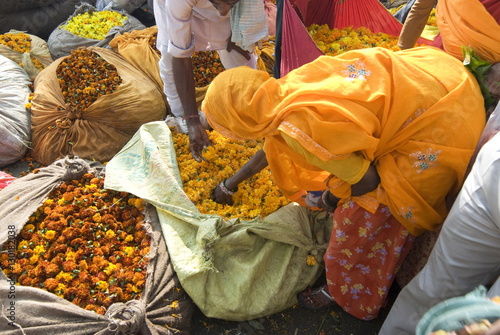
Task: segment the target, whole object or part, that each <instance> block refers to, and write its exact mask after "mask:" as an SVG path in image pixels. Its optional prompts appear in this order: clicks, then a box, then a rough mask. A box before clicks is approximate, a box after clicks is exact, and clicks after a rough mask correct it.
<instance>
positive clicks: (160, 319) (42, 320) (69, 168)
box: [0, 159, 194, 335]
mask: <svg viewBox="0 0 500 335" xmlns="http://www.w3.org/2000/svg"><path fill="white" fill-rule="evenodd" d="M89 172H91V173H94V174H95V175H102V174H103V173H105V168H104V166H103V165H102V164H100V163H97V162H90V161H85V160H82V159H61V160H58V161H56V162H54V163H53V164H51V165H49V166H47V167H45V168H41V169H40V172H39V173H37V174H28V175H26V176H25V177H22V178H18V179H16V180H15V181H14V182H12V183H11V184H10V185H8V186H7V187H5V188H4V189H3V190H2V191H1V192H0V203H2V206H1V207H0V245H4V243H5V245H7V246H8V249H7V250H4V252H9V250H11V247H12V246H13V247H14V248H15V241H16V239H17V238H18V237H17V235H18V234H19V232H20V231H21V229H22V228H23V226H24V225H25V224H26V223H27V222H28V221H29V217H30V216H31V215H33V213H34V212H35V211H36V210H37V208H38V207H40V205H42V203H43V202H44V201H45V199H47V197H48V194H49V193H50V191H51V190H53V189H54V188H55V187H57V186H58V185H60V184H61V183H62V182H63V181H67V180H75V179H80V178H81V177H82V176H83V175H84V174H85V173H89ZM145 211H146V212H145V223H146V228H147V234H149V235H150V236H151V248H150V252H149V254H148V255H147V257H148V258H149V263H148V266H147V273H146V283H145V286H144V290H143V291H142V294H141V298H140V299H138V300H137V299H136V300H129V301H127V302H125V303H114V304H112V305H111V306H110V307H109V308H108V309H107V311H106V314H105V315H101V314H97V313H95V312H92V311H87V310H85V309H83V308H80V307H78V306H76V305H74V304H73V303H71V302H69V301H67V300H65V299H63V298H60V297H58V296H57V295H55V294H53V293H50V292H48V291H45V290H42V289H39V288H35V287H29V286H19V285H14V284H15V278H8V277H7V276H6V275H5V274H4V273H3V272H2V271H0V304H1V305H2V306H3V307H2V308H3V311H2V315H3V316H2V318H0V333H1V334H4V335H17V334H66V335H84V334H96V335H111V334H113V335H120V334H123V335H124V334H152V335H159V334H163V335H172V334H182V335H188V334H189V329H190V322H191V316H192V314H193V310H194V305H193V303H192V301H191V300H190V299H189V298H188V297H187V296H186V294H185V292H184V290H183V289H182V288H181V286H180V284H179V281H178V278H177V276H176V274H175V272H174V271H173V268H172V264H171V261H170V256H169V252H168V251H167V247H166V244H165V240H164V239H163V236H162V233H161V228H160V224H159V220H158V216H157V214H156V210H155V209H154V207H152V206H149V207H146V210H145ZM174 301H176V302H177V303H175V304H172V303H173V302H174Z"/></svg>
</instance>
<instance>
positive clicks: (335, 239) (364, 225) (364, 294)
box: [301, 201, 414, 320]
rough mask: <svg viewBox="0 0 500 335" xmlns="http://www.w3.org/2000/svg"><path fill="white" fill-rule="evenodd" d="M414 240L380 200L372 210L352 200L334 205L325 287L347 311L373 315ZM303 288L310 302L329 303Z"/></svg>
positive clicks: (376, 312) (381, 303) (366, 315)
mask: <svg viewBox="0 0 500 335" xmlns="http://www.w3.org/2000/svg"><path fill="white" fill-rule="evenodd" d="M413 241H414V238H413V236H411V235H410V234H409V232H408V231H407V230H406V229H405V228H404V227H403V226H402V225H401V224H400V223H399V222H398V221H397V220H396V219H395V218H394V216H393V215H392V214H391V212H390V211H389V208H388V207H387V206H384V205H380V206H379V208H378V210H377V211H376V212H375V213H370V212H368V211H367V210H365V209H363V208H362V207H360V206H359V205H357V204H356V203H354V202H353V201H348V202H346V203H345V204H343V205H341V206H339V207H337V209H336V210H335V212H334V219H333V228H332V234H331V236H330V243H329V245H328V250H327V251H326V253H325V256H324V260H325V269H326V282H327V284H328V287H327V291H328V293H329V294H330V295H331V297H332V298H333V300H334V301H335V302H336V303H337V304H338V305H339V306H341V307H342V309H344V310H345V311H346V312H348V313H349V314H351V315H353V316H355V317H357V318H359V319H363V320H370V319H373V318H376V317H377V315H378V312H379V310H380V308H381V307H382V306H383V305H384V303H385V300H386V297H387V293H388V291H389V288H390V286H391V284H392V282H393V280H394V277H395V274H396V271H397V269H398V268H399V266H400V264H401V262H402V260H403V259H404V258H405V256H406V254H407V252H408V250H409V249H410V247H411V245H412V243H413ZM313 293H315V294H314V295H313ZM301 294H302V295H305V296H306V297H308V298H309V299H308V300H311V301H313V306H316V305H321V304H325V303H326V305H327V306H328V302H329V301H328V300H325V299H324V298H325V296H326V295H325V294H324V293H323V292H321V291H319V290H313V291H308V290H306V291H304V292H302V293H301ZM303 300H305V299H303ZM316 300H321V301H316Z"/></svg>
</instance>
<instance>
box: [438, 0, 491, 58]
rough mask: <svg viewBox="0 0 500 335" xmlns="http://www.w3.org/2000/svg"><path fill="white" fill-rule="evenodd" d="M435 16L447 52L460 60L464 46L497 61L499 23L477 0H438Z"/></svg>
mask: <svg viewBox="0 0 500 335" xmlns="http://www.w3.org/2000/svg"><path fill="white" fill-rule="evenodd" d="M436 20H437V24H438V28H439V33H440V35H441V38H442V40H443V47H444V49H445V50H446V52H448V53H449V54H450V55H453V56H455V57H456V58H458V59H460V60H463V59H464V58H463V53H462V46H466V47H470V48H472V49H474V50H475V52H476V54H477V55H478V56H480V57H481V58H482V59H483V60H486V61H489V62H491V63H497V62H500V25H499V24H498V23H497V21H496V20H495V18H494V17H493V16H492V15H491V14H490V13H488V11H487V10H486V8H485V7H484V5H483V4H482V3H481V2H480V1H479V0H439V1H438V4H437V7H436Z"/></svg>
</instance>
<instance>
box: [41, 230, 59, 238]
mask: <svg viewBox="0 0 500 335" xmlns="http://www.w3.org/2000/svg"><path fill="white" fill-rule="evenodd" d="M43 237H44V238H45V239H47V240H53V239H54V237H56V232H55V231H53V230H47V231H46V232H45V234H43Z"/></svg>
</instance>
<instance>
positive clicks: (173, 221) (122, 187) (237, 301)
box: [105, 122, 331, 321]
mask: <svg viewBox="0 0 500 335" xmlns="http://www.w3.org/2000/svg"><path fill="white" fill-rule="evenodd" d="M106 169H107V170H106V171H107V172H106V181H105V187H106V188H109V189H114V190H117V191H126V190H132V189H133V190H134V192H136V193H135V194H136V195H137V196H139V197H141V198H142V199H145V200H146V201H148V202H149V203H151V204H153V205H154V206H155V207H156V208H157V211H158V215H159V218H160V222H161V225H162V230H163V236H164V237H165V240H166V242H167V246H168V249H169V251H170V256H171V258H172V263H173V265H174V269H175V271H176V273H177V275H178V277H179V280H180V282H181V285H182V287H183V288H184V289H185V290H186V292H187V293H188V294H189V295H190V297H191V298H192V299H193V301H194V302H195V304H196V305H197V306H198V307H199V308H200V310H201V311H202V312H203V313H204V314H205V315H206V316H208V317H214V318H219V319H225V320H234V321H241V320H251V319H255V318H258V317H262V316H266V315H271V314H275V313H278V312H280V311H283V310H285V309H287V308H290V307H292V306H293V305H294V304H296V303H297V298H296V294H297V293H298V292H300V291H302V290H303V289H305V288H306V287H307V286H308V285H311V284H313V283H314V282H315V281H316V279H317V278H318V277H319V276H320V275H321V273H322V271H323V268H322V267H321V265H320V264H319V263H318V264H316V265H307V263H306V259H307V257H308V255H311V254H314V255H316V258H317V260H318V261H319V262H321V260H322V255H323V253H324V251H325V250H326V247H327V244H328V243H327V241H328V237H329V235H330V229H331V218H329V216H328V215H327V214H326V213H325V212H322V211H310V210H308V209H306V208H305V207H302V206H299V205H298V204H296V203H291V204H289V205H287V206H285V207H282V208H280V209H278V210H277V211H275V212H274V213H272V214H270V215H268V216H267V217H265V218H261V219H255V220H249V221H239V220H237V219H233V220H227V219H225V218H223V217H220V216H217V215H204V214H201V213H200V212H199V211H198V209H197V208H196V207H195V205H194V204H193V203H192V202H191V201H190V200H189V198H188V197H187V196H186V194H185V193H184V191H183V188H182V182H181V178H180V175H179V171H178V168H177V161H176V153H175V148H174V143H173V139H172V136H171V133H170V130H169V128H168V127H167V125H166V124H165V122H152V123H148V124H145V125H143V126H142V127H141V128H140V129H139V131H138V132H137V133H136V135H135V136H134V137H133V138H132V139H131V140H130V142H129V143H128V144H127V145H126V146H125V147H124V148H123V150H122V151H121V152H120V153H118V154H117V155H116V156H115V157H114V158H113V159H112V160H111V161H110V162H109V163H108V164H107V165H106Z"/></svg>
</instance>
